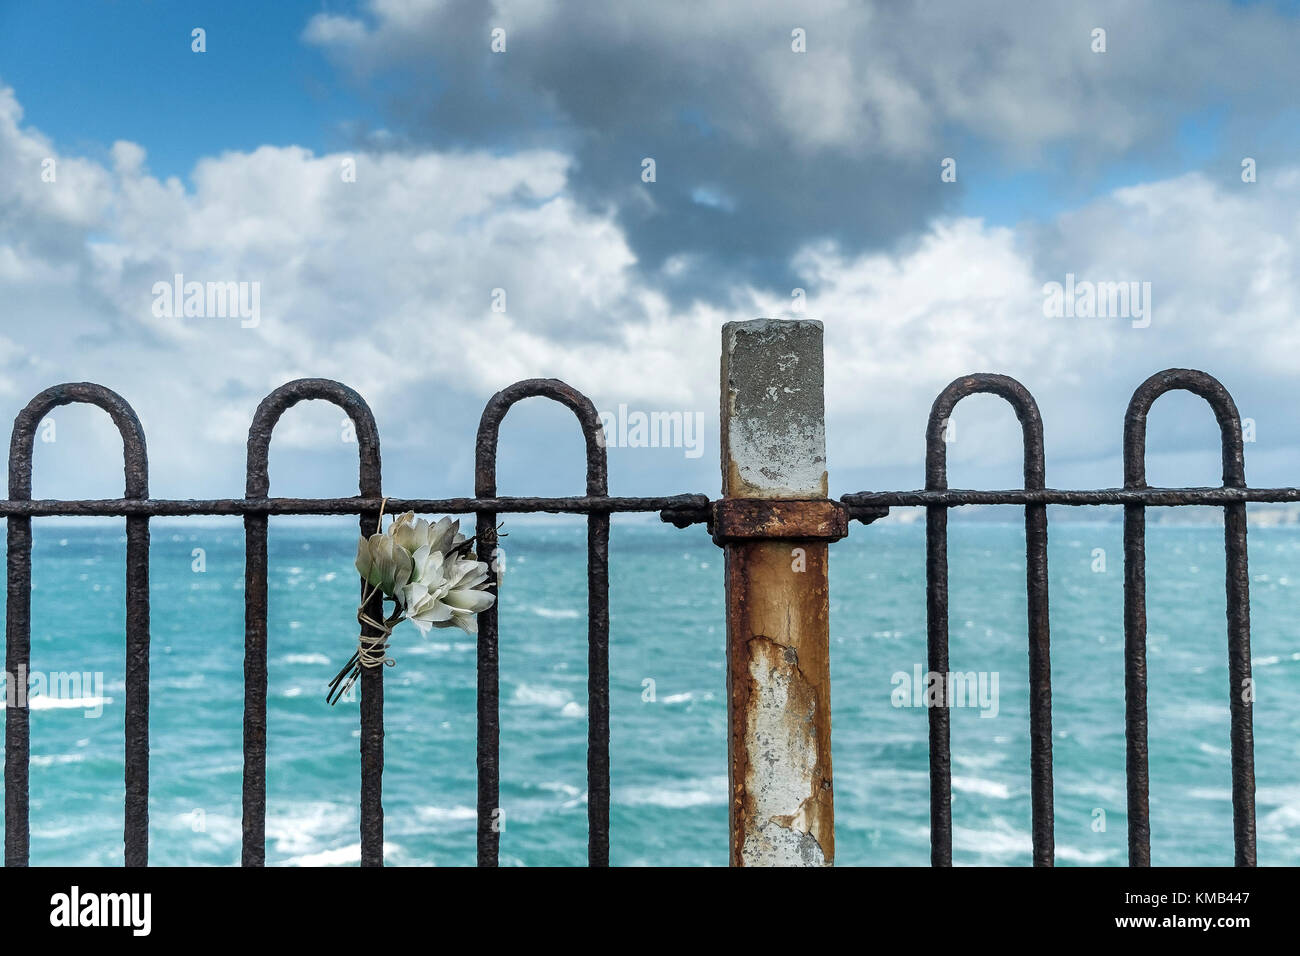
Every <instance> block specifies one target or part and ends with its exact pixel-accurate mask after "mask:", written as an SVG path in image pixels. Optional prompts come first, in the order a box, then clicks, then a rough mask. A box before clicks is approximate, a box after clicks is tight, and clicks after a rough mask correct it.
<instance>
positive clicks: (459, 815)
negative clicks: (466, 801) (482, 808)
mask: <svg viewBox="0 0 1300 956" xmlns="http://www.w3.org/2000/svg"><path fill="white" fill-rule="evenodd" d="M415 815H416V816H417V817H419V818H420V819H421V820H422V821H424V822H425V823H456V822H460V821H463V820H477V819H478V811H476V810H475V809H474V808H473V807H466V806H460V805H458V806H454V807H433V806H430V807H416V808H415Z"/></svg>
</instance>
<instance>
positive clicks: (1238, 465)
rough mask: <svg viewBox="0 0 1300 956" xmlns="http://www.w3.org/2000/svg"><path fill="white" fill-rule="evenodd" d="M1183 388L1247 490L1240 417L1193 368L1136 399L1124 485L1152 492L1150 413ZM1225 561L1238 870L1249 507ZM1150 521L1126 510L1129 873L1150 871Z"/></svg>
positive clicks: (1228, 510) (1244, 782) (1165, 377)
mask: <svg viewBox="0 0 1300 956" xmlns="http://www.w3.org/2000/svg"><path fill="white" fill-rule="evenodd" d="M1177 389H1183V390H1186V391H1189V392H1192V393H1193V394H1195V395H1199V396H1200V397H1201V398H1203V399H1205V400H1206V402H1208V403H1209V405H1210V408H1211V409H1213V411H1214V416H1215V418H1216V419H1217V420H1218V423H1219V432H1220V435H1221V447H1222V457H1223V485H1224V489H1225V490H1226V489H1229V488H1231V489H1244V488H1245V487H1246V467H1245V459H1244V452H1243V447H1242V435H1241V418H1240V416H1239V415H1238V413H1237V406H1236V403H1235V402H1233V400H1232V396H1231V395H1229V394H1228V390H1227V389H1225V388H1224V387H1223V385H1221V384H1220V383H1219V381H1218V380H1217V379H1215V378H1214V377H1212V376H1210V375H1207V374H1206V373H1205V372H1199V371H1194V370H1192V369H1180V368H1175V369H1167V370H1165V371H1163V372H1158V373H1156V374H1155V375H1152V376H1151V377H1150V378H1149V379H1147V380H1146V381H1145V382H1143V383H1142V384H1141V385H1140V386H1139V387H1138V389H1137V391H1136V392H1134V393H1133V398H1132V399H1131V400H1130V402H1129V406H1128V411H1127V412H1126V413H1125V415H1124V485H1125V487H1126V488H1131V489H1142V488H1145V487H1146V429H1147V414H1148V412H1150V410H1151V406H1152V404H1153V403H1154V402H1155V400H1156V399H1157V398H1159V397H1160V396H1161V395H1163V394H1165V393H1166V392H1170V391H1174V390H1177ZM1223 539H1224V548H1225V551H1226V555H1227V560H1226V579H1227V580H1226V587H1227V616H1228V706H1229V712H1230V715H1231V716H1230V723H1231V730H1230V739H1231V747H1232V827H1233V847H1234V858H1235V862H1236V865H1237V866H1254V865H1255V742H1254V725H1253V716H1252V711H1253V709H1254V703H1253V702H1254V689H1253V687H1251V686H1250V682H1251V674H1250V592H1249V587H1250V584H1249V581H1250V579H1249V575H1248V571H1247V564H1246V505H1245V501H1244V500H1225V503H1224V506H1223ZM1146 642H1147V620H1146V515H1145V511H1144V508H1143V505H1142V503H1135V504H1127V505H1125V507H1124V724H1125V727H1124V733H1125V739H1126V741H1127V747H1126V770H1127V782H1128V787H1127V789H1128V852H1129V865H1130V866H1150V865H1151V819H1150V807H1149V801H1150V796H1149V792H1150V778H1149V776H1148V772H1147V662H1146Z"/></svg>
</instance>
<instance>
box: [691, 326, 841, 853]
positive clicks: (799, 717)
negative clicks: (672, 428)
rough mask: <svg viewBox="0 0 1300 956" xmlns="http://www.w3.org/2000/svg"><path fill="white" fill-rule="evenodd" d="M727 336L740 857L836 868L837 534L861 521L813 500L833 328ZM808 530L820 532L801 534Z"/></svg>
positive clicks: (721, 526)
mask: <svg viewBox="0 0 1300 956" xmlns="http://www.w3.org/2000/svg"><path fill="white" fill-rule="evenodd" d="M722 340H723V355H722V486H723V494H724V496H725V499H724V502H725V503H720V504H719V505H718V506H717V507H715V510H714V525H715V527H714V533H715V535H718V533H719V532H721V537H720V538H719V540H720V541H721V542H722V543H723V546H724V551H725V554H726V600H727V605H726V606H727V720H728V727H729V744H728V755H729V756H728V763H729V780H730V788H731V798H730V823H731V825H730V830H731V863H732V865H734V866H828V865H831V864H832V863H833V862H834V860H835V829H834V791H833V786H832V774H831V749H830V731H831V711H830V705H831V695H830V654H829V617H830V604H829V596H828V586H827V543H826V539H827V538H829V537H832V536H838V535H840V534H842V533H843V532H844V531H845V530H846V529H847V521H848V519H847V512H846V511H844V510H841V509H838V508H836V507H834V506H833V505H831V504H830V503H829V502H827V503H825V504H824V505H815V504H812V503H810V501H809V500H808V499H816V498H821V499H824V498H825V497H826V447H825V430H824V426H823V422H824V399H823V394H822V389H823V386H822V328H821V323H819V322H802V321H797V322H779V321H774V320H766V319H760V320H757V321H754V322H731V323H728V324H727V325H725V326H724V327H723V332H722ZM773 498H779V499H800V500H799V501H797V502H789V501H785V502H772V501H770V500H768V499H773ZM743 499H765V500H764V501H763V502H762V503H761V504H753V503H751V502H743ZM742 502H743V503H742ZM799 530H804V531H808V532H814V531H815V532H817V534H816V538H814V537H812V536H811V535H810V536H809V537H808V538H805V539H800V538H791V537H789V536H788V535H789V534H790V533H792V532H797V531H799ZM756 531H766V532H768V533H769V534H770V537H754V536H753V533H754V532H756ZM832 532H833V533H834V534H832Z"/></svg>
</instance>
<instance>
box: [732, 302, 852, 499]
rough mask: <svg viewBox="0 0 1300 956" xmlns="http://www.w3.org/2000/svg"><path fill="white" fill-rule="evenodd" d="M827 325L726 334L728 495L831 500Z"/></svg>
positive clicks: (741, 328) (750, 328) (743, 327)
mask: <svg viewBox="0 0 1300 956" xmlns="http://www.w3.org/2000/svg"><path fill="white" fill-rule="evenodd" d="M822 363H823V359H822V324H821V323H820V322H815V321H812V320H800V321H795V322H790V321H785V320H782V319H754V320H752V321H749V322H727V323H726V324H724V325H723V327H722V435H721V440H722V462H723V470H722V495H723V497H724V498H812V497H815V498H825V497H826V494H827V491H826V424H825V421H826V412H825V399H824V396H823V385H822V381H823V377H824V374H823V364H822Z"/></svg>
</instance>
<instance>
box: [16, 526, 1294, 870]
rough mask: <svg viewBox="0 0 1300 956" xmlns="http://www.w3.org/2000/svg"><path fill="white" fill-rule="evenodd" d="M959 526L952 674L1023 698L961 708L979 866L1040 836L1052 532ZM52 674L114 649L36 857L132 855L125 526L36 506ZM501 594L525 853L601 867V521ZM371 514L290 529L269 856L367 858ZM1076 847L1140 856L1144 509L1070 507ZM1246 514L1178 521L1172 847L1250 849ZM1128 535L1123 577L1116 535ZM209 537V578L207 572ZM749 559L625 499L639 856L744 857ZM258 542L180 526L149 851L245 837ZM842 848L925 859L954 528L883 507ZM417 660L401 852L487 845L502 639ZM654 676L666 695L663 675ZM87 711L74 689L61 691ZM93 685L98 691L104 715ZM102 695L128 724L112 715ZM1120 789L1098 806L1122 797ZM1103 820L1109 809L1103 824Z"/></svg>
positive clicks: (36, 837)
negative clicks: (926, 701)
mask: <svg viewBox="0 0 1300 956" xmlns="http://www.w3.org/2000/svg"><path fill="white" fill-rule="evenodd" d="M1006 516H1007V522H1006V523H1004V524H1003V523H994V522H988V521H977V520H967V519H964V518H963V516H961V515H954V517H953V519H952V520H951V528H950V542H951V556H950V569H951V581H952V606H951V612H950V617H951V622H952V649H951V659H952V666H953V668H954V669H955V670H970V671H988V672H996V673H997V674H998V678H999V684H998V688H999V694H998V708H997V710H998V712H997V716H996V717H991V718H986V717H981V716H980V711H979V710H978V709H956V710H954V712H953V720H952V728H953V744H952V747H953V787H954V793H953V818H954V839H953V844H954V845H953V850H954V859H955V861H956V862H957V863H959V864H988V865H1026V864H1028V862H1029V859H1030V837H1029V770H1028V766H1029V745H1028V733H1027V730H1028V712H1027V677H1026V674H1027V658H1026V636H1025V622H1024V618H1025V595H1024V546H1023V524H1022V523H1021V522H1020V521H1019V519H1018V512H1016V511H1015V510H1014V509H1008V510H1007V511H1006ZM35 527H36V535H35V547H34V582H35V585H34V587H35V590H34V594H33V650H32V666H33V669H34V670H39V671H78V672H86V671H89V672H102V674H103V681H104V683H103V686H102V688H100V691H99V693H97V694H94V695H92V696H95V697H97V698H98V699H97V700H94V701H88V700H82V701H79V702H73V704H74V705H73V706H67V704H68V702H67V701H61V702H60V701H46V702H45V703H44V704H42V703H41V702H39V701H37V702H34V703H33V714H32V770H31V860H32V863H33V864H74V865H106V866H111V865H120V863H121V861H122V842H121V839H122V838H121V833H122V795H123V782H122V773H123V750H122V704H123V639H122V628H123V621H124V610H123V593H122V591H123V573H124V571H123V551H124V535H123V530H122V524H121V522H120V521H112V520H107V519H105V520H103V521H101V522H97V523H94V524H85V523H83V524H71V523H68V522H63V521H60V520H58V519H38V520H37V521H36V522H35ZM505 530H506V531H507V532H508V534H509V537H508V538H507V539H506V540H505V541H504V542H503V544H504V545H505V546H506V553H507V573H506V576H505V580H504V583H503V587H502V599H503V600H502V612H501V637H502V648H501V661H502V672H501V701H502V705H501V725H502V753H501V766H502V780H501V791H502V805H503V807H504V809H505V811H506V827H505V832H504V833H503V834H502V839H501V859H502V862H503V863H504V864H523V865H578V864H582V863H583V862H584V860H585V850H586V808H585V788H586V781H585V768H586V764H585V746H586V736H585V735H586V720H585V717H586V700H585V696H586V673H585V670H586V666H585V665H586V649H585V635H586V630H585V625H586V621H585V608H586V602H585V588H584V581H585V576H584V575H585V571H584V558H585V541H586V537H585V529H584V523H583V521H582V520H581V519H565V518H557V519H554V520H547V521H530V520H527V519H522V518H516V519H514V520H510V521H508V522H507V527H506V529H505ZM355 536H356V523H355V519H351V518H338V519H324V520H311V521H308V520H300V519H273V520H272V524H271V537H270V548H271V555H270V557H271V560H270V567H271V581H270V589H271V592H270V593H271V598H270V600H271V604H270V698H269V756H268V821H267V837H268V847H267V863H268V864H272V865H274V864H305V865H314V864H355V863H356V862H357V861H358V859H359V846H358V836H357V828H358V817H359V815H358V806H357V792H358V785H359V780H358V738H357V735H358V729H357V727H358V716H357V706H356V704H355V703H347V702H344V703H341V704H340V705H339V706H338V707H336V708H333V709H331V708H330V707H329V706H327V705H326V703H325V699H324V695H325V685H326V682H327V681H328V679H329V678H330V677H331V676H332V675H333V674H334V672H335V671H336V670H337V668H338V666H339V665H340V664H341V663H342V662H343V660H345V659H346V657H347V656H348V654H349V653H350V651H351V649H352V646H353V644H354V642H355V627H354V623H353V613H354V610H355V605H356V596H357V583H356V576H355V573H354V572H353V570H352V558H353V555H354V552H355V540H356V537H355ZM1050 536H1051V537H1050V540H1051V545H1050V573H1051V619H1052V673H1053V696H1054V713H1053V721H1054V723H1053V727H1054V738H1055V740H1054V747H1055V775H1056V845H1057V862H1058V864H1060V865H1083V866H1116V865H1123V864H1124V863H1125V861H1126V855H1125V846H1126V843H1125V841H1126V837H1125V817H1124V804H1125V797H1124V734H1123V729H1124V701H1123V686H1124V684H1123V679H1124V678H1123V630H1122V580H1123V567H1122V550H1121V545H1120V527H1119V525H1118V524H1110V523H1104V522H1097V523H1066V522H1060V521H1054V523H1053V524H1052V526H1051V530H1050ZM1222 542H1223V539H1222V530H1221V529H1218V528H1214V527H1170V526H1152V527H1150V528H1149V529H1148V535H1147V546H1148V568H1149V571H1148V576H1149V577H1148V580H1149V584H1148V589H1149V621H1150V625H1149V626H1150V652H1149V669H1150V723H1151V738H1150V749H1151V830H1152V860H1153V862H1154V863H1156V864H1157V865H1162V864H1208V865H1229V864H1231V862H1232V826H1231V802H1230V788H1229V754H1228V706H1227V693H1228V677H1227V663H1226V661H1227V651H1226V637H1225V632H1224V594H1223V545H1222ZM1099 548H1100V549H1102V550H1103V551H1104V554H1105V562H1106V563H1105V569H1104V570H1100V569H1099V561H1098V553H1097V551H1096V549H1099ZM195 549H202V559H203V561H202V564H203V565H204V569H203V570H202V571H199V570H195V566H196V558H197V555H196V553H195ZM1250 562H1251V611H1252V620H1253V650H1254V674H1255V678H1256V683H1257V702H1256V705H1255V739H1256V750H1255V757H1256V773H1257V778H1258V797H1257V799H1258V826H1259V861H1260V863H1261V864H1264V865H1267V864H1291V865H1296V864H1300V759H1298V758H1300V695H1297V694H1296V693H1295V691H1294V686H1295V683H1296V681H1297V678H1300V634H1298V633H1297V630H1298V629H1297V625H1296V623H1295V620H1296V618H1295V608H1296V600H1297V595H1298V594H1300V531H1297V530H1294V529H1288V528H1254V527H1252V528H1251V530H1250ZM721 587H722V561H721V553H720V552H719V550H718V549H717V548H716V547H715V546H714V545H713V543H712V542H711V541H710V540H709V538H708V537H707V536H706V534H705V533H704V531H703V530H702V529H701V528H698V527H697V528H692V529H690V530H687V531H679V530H677V529H674V528H670V527H666V526H662V525H659V524H657V523H654V522H653V521H643V520H640V519H637V518H628V517H625V518H620V517H617V516H616V517H615V520H614V531H613V536H612V543H611V631H612V648H611V673H612V684H611V706H612V728H613V729H612V765H613V771H612V772H613V800H612V808H611V821H612V822H611V859H612V862H614V863H615V864H625V865H636V864H649V865H657V864H678V865H725V863H726V862H727V805H726V737H725V720H726V698H725V695H724V688H723V681H724V646H723V633H724V628H723V621H722V592H721ZM242 590H243V534H242V525H241V524H240V523H239V522H237V521H229V522H223V521H202V522H200V521H199V520H198V519H191V520H189V521H184V520H177V521H161V520H160V521H156V522H155V523H154V525H153V545H152V602H153V654H152V672H153V684H152V716H151V735H152V757H151V798H150V859H151V862H152V863H154V864H183V865H191V864H212V865H231V864H235V863H237V862H238V860H239V845H240V777H241V761H242V757H241V749H240V748H241V713H242V695H243V688H242V675H243V671H242V661H243V593H242ZM831 615H832V616H831V625H832V649H831V653H832V682H833V690H832V695H833V726H834V734H833V746H834V770H835V805H836V823H837V826H836V841H837V862H838V863H840V864H841V865H844V864H850V865H855V864H856V865H876V864H886V865H910V866H919V865H926V864H927V863H928V860H929V848H928V847H929V843H928V839H929V835H928V795H927V773H926V765H927V764H926V761H927V755H926V715H925V711H924V709H923V708H919V707H901V708H900V707H895V706H893V704H892V703H891V694H892V692H893V691H894V687H895V683H894V681H893V680H892V678H893V675H895V674H896V673H898V672H904V673H907V674H911V673H912V672H913V669H914V667H915V666H916V665H918V664H920V665H924V661H925V580H924V528H923V525H922V524H920V523H917V524H876V525H873V526H871V527H860V526H855V527H854V529H853V532H852V534H851V536H850V537H849V538H848V539H847V540H846V541H843V542H840V543H837V544H835V545H833V546H832V610H831ZM394 638H395V640H394V648H393V656H394V657H395V658H396V659H397V662H398V663H397V666H396V667H395V668H393V669H391V670H389V671H387V675H386V677H387V689H386V708H387V709H386V713H387V742H386V760H387V766H386V772H385V777H384V792H385V801H384V803H385V815H386V841H387V850H386V857H387V861H388V862H389V863H390V864H393V865H429V864H437V865H466V864H472V863H473V861H474V812H473V807H474V803H475V771H474V747H475V740H474V728H475V706H474V704H475V692H474V682H475V667H474V661H475V656H474V643H473V638H471V637H470V636H468V635H465V634H463V633H461V632H459V631H452V630H444V631H435V632H433V634H432V635H431V637H430V638H428V639H424V638H421V637H420V635H419V634H418V632H417V631H416V630H415V629H414V628H413V627H412V626H411V625H409V624H405V625H402V626H401V627H400V628H399V629H398V630H397V632H396V634H395V635H394ZM647 681H653V691H654V693H653V697H654V699H653V700H647V699H645V698H647V697H649V696H651V695H650V694H649V693H648V687H649V685H648V684H647V683H646V682H647ZM57 704H63V705H64V706H57ZM86 705H90V710H87V706H86ZM101 707H102V716H99V717H93V716H89V714H90V713H92V712H93V711H94V710H95V709H99V708H101ZM1099 811H1100V812H1099ZM1102 820H1104V824H1105V826H1104V829H1100V828H1099V822H1100V821H1102Z"/></svg>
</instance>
